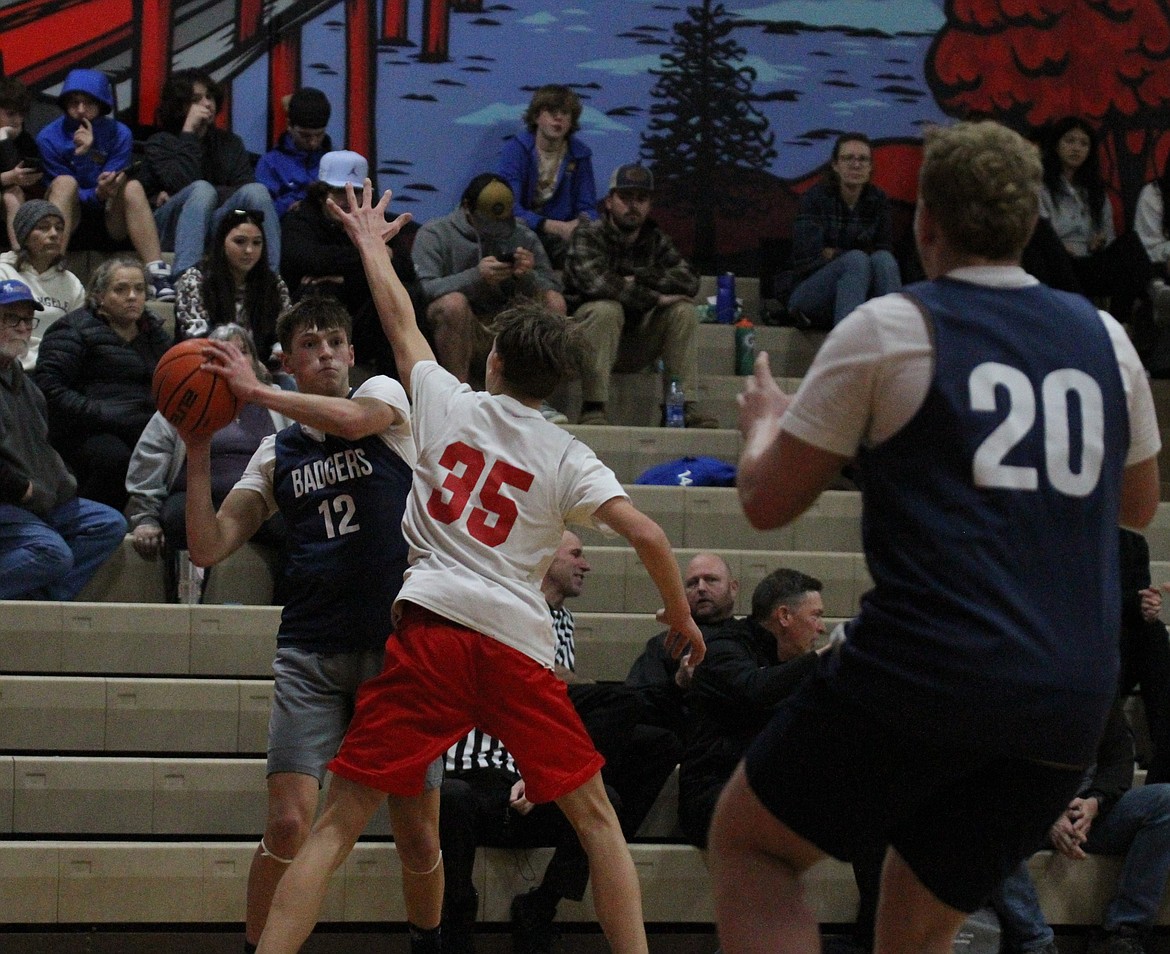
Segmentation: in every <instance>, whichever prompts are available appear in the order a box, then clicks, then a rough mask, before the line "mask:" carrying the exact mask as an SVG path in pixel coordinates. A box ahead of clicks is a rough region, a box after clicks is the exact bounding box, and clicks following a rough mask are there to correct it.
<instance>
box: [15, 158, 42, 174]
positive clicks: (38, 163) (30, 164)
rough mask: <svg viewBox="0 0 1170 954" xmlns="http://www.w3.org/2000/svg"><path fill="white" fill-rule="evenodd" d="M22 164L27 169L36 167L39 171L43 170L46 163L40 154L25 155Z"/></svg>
mask: <svg viewBox="0 0 1170 954" xmlns="http://www.w3.org/2000/svg"><path fill="white" fill-rule="evenodd" d="M20 165H22V166H24V167H25V168H26V169H36V170H37V171H38V172H41V171H43V170H44V168H45V163H44V162H43V161H42V159H41V157H40V156H25V157H24V158H22V159H21V160H20Z"/></svg>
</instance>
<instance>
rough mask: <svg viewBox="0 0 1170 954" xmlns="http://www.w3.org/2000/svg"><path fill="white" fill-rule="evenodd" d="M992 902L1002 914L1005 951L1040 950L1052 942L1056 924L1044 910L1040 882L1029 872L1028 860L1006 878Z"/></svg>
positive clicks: (997, 911) (1022, 862) (1000, 919)
mask: <svg viewBox="0 0 1170 954" xmlns="http://www.w3.org/2000/svg"><path fill="white" fill-rule="evenodd" d="M990 903H991V906H992V908H994V909H995V913H996V914H997V915H998V916H999V925H1000V929H1001V930H1002V931H1003V948H1002V949H1003V950H1004V951H1024V952H1027V951H1038V950H1040V949H1041V948H1043V947H1044V946H1045V945H1046V944H1051V943H1052V941H1053V939H1054V935H1053V933H1052V928H1050V927H1049V926H1048V922H1047V921H1045V920H1044V912H1043V911H1041V910H1040V899H1039V898H1038V897H1036V886H1035V885H1033V884H1032V876H1031V875H1030V874H1028V862H1027V861H1021V862H1020V863H1019V865H1018V866H1017V867H1016V869H1015V870H1014V871H1013V872H1012V873H1011V874H1010V875H1008V876H1007V877H1006V878H1004V879H1003V881H1002V882H1001V883H1000V885H999V887H998V888H997V889H996V891H995V893H994V894H993V895H992V896H991V902H990Z"/></svg>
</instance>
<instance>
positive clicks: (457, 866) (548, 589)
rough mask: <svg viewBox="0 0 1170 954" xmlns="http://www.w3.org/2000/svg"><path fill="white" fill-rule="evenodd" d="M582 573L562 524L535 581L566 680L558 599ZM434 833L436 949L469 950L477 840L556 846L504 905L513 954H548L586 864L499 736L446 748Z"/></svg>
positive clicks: (568, 667) (569, 630)
mask: <svg viewBox="0 0 1170 954" xmlns="http://www.w3.org/2000/svg"><path fill="white" fill-rule="evenodd" d="M588 572H589V563H588V561H587V560H586V559H585V556H584V552H583V550H582V547H581V540H580V538H579V537H578V536H577V535H576V534H575V533H573V532H572V531H570V530H566V531H565V532H564V534H563V536H562V538H561V545H560V547H559V548H558V549H557V551H556V553H555V554H554V556H553V559H552V562H551V563H550V564H549V567H548V570H547V571H545V575H544V579H543V580H542V582H541V587H540V588H541V592H542V593H543V594H544V598H545V600H546V602H547V603H548V605H549V611H550V612H551V614H552V624H553V634H554V636H555V639H556V645H555V650H554V667H555V669H556V672H557V675H558V676H560V677H561V678H562V680H566V681H568V680H572V679H573V678H574V675H575V665H576V646H575V644H574V639H573V614H572V613H571V612H570V611H569V609H568V607H566V606H565V605H564V604H565V600H566V599H568V598H570V597H574V596H578V595H579V594H580V593H581V589H582V587H583V586H584V583H585V575H586V574H587V573H588ZM571 688H572V686H570V689H571ZM587 727H588V725H587ZM607 791H608V792H609V796H610V801H611V802H613V803H614V805H615V807H616V808H619V813H620V807H619V806H620V799H619V798H618V796H617V793H616V792H615V791H614V790H613V789H612V788H611V787H609V786H607ZM439 839H440V843H441V846H442V850H443V864H444V871H445V875H446V886H445V896H444V903H443V907H444V917H443V951H444V954H470V952H471V951H472V949H473V942H472V930H473V926H474V922H475V916H476V912H477V910H478V903H479V895H478V893H477V892H476V889H475V886H474V884H473V883H472V878H471V873H472V865H473V863H474V861H475V849H476V847H477V846H478V845H490V846H494V847H505V848H533V847H539V846H545V845H548V846H554V847H555V848H556V851H555V852H554V853H553V857H552V859H551V860H550V861H549V863H548V867H547V868H545V871H544V876H543V878H542V879H541V883H540V884H539V885H538V886H537V887H536V888H533V889H532V890H530V891H529V892H527V893H526V894H521V895H517V896H516V897H515V898H514V899H513V900H512V911H511V913H512V949H513V951H514V952H515V954H548V952H549V951H550V949H551V947H552V945H553V942H554V941H555V939H556V932H555V928H554V925H553V920H554V918H555V917H556V912H557V905H558V904H559V903H560V901H561V899H562V898H569V899H571V900H573V901H580V900H581V899H582V898H583V897H584V896H585V887H586V885H587V884H588V883H589V862H588V859H587V858H586V856H585V852H584V850H583V849H582V848H581V842H580V840H579V839H578V838H577V833H576V832H575V831H574V830H573V827H572V826H571V825H570V824H569V822H568V820H567V819H566V818H565V816H564V815H563V814H562V813H561V810H560V809H559V808H557V806H556V805H555V804H554V803H552V802H545V803H543V804H539V805H535V804H533V803H532V802H529V801H528V800H527V799H526V798H525V797H524V779H523V778H522V777H521V776H520V773H519V772H518V771H517V769H516V763H515V761H514V760H513V759H512V756H511V754H510V753H509V752H508V750H507V749H506V748H505V747H504V744H503V743H502V742H500V741H499V739H495V738H493V737H492V736H490V735H488V734H487V733H485V732H482V731H480V730H479V729H473V730H472V731H471V732H470V733H468V735H467V736H466V737H465V738H463V739H461V740H460V741H459V742H457V743H455V745H453V746H451V748H450V749H449V750H448V751H447V756H446V776H445V778H444V780H443V787H442V790H441V807H440V810H439Z"/></svg>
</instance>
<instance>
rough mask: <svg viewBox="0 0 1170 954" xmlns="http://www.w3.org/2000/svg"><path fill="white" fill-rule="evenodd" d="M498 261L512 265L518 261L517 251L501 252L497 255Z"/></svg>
mask: <svg viewBox="0 0 1170 954" xmlns="http://www.w3.org/2000/svg"><path fill="white" fill-rule="evenodd" d="M496 261H498V262H504V263H505V264H507V265H511V264H512V263H513V262H515V261H516V253H515V251H508V252H500V253H498V254H497V255H496Z"/></svg>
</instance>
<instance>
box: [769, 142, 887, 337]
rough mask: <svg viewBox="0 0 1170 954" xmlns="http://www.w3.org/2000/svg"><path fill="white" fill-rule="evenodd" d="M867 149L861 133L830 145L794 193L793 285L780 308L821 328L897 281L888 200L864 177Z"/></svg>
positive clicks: (869, 165) (868, 169) (869, 167)
mask: <svg viewBox="0 0 1170 954" xmlns="http://www.w3.org/2000/svg"><path fill="white" fill-rule="evenodd" d="M872 171H873V150H872V149H870V146H869V139H868V138H867V137H866V136H865V135H863V134H862V133H845V134H844V135H843V136H840V137H838V139H837V142H836V143H835V144H834V145H833V156H832V159H831V161H830V163H829V168H828V169H827V170H826V172H825V177H824V178H823V179H822V180H821V181H820V182H818V183H817V184H816V185H814V186H813V187H812V188H811V189H809V190H808V191H807V192H806V193H805V194H804V196H803V197H802V198H801V200H800V210H799V211H798V212H797V213H796V221H795V222H793V224H792V262H791V264H792V268H793V270H794V271H795V272H796V275H797V281H798V284H797V285H796V287H795V288H794V289H793V291H792V296H791V297H790V298H789V299H788V307H789V309H790V310H791V311H793V312H799V313H800V315H802V316H803V317H804V318H805V319H806V320H807V322H809V323H811V324H813V325H815V326H817V327H823V328H828V327H829V326H830V324H834V325H835V324H837V323H838V322H839V321H840V320H841V319H842V318H844V317H845V316H846V315H848V314H849V313H850V312H851V311H853V309H854V308H856V307H857V306H858V305H860V304H861V303H862V302H864V301H868V300H869V299H870V298H878V297H880V296H881V295H888V294H889V293H890V292H895V291H897V290H898V289H899V288H901V287H902V276H901V273H900V272H899V271H898V262H897V260H896V259H895V258H894V255H893V252H892V248H893V246H892V242H891V237H890V200H889V197H888V196H887V195H886V194H885V193H884V192H883V191H882V190H881V189H879V188H878V187H877V186H875V185H874V184H873V183H872V182H870V181H869V180H870V176H871V174H872Z"/></svg>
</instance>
